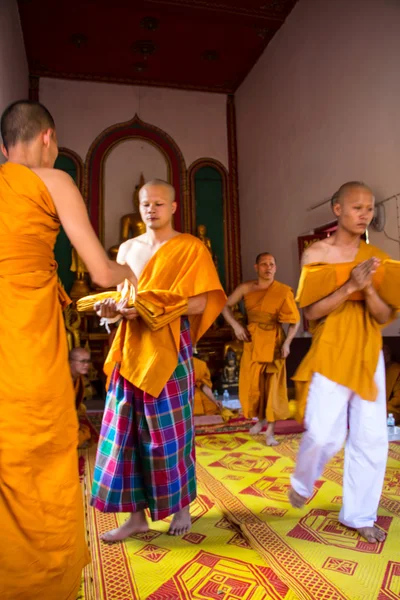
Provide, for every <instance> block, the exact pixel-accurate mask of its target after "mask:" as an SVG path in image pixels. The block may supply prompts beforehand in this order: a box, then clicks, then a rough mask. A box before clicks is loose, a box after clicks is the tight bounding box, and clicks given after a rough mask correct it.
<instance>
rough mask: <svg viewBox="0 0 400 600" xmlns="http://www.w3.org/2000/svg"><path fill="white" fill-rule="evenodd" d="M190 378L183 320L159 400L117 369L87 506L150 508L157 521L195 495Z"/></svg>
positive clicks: (188, 343) (105, 509)
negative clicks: (172, 364) (174, 359)
mask: <svg viewBox="0 0 400 600" xmlns="http://www.w3.org/2000/svg"><path fill="white" fill-rule="evenodd" d="M193 395H194V375H193V363H192V344H191V340H190V329H189V321H188V319H187V318H182V319H181V336H180V350H179V355H178V365H177V367H176V369H175V371H174V373H173V374H172V376H171V378H170V379H169V381H168V382H167V384H166V386H165V387H164V389H163V391H162V392H161V394H160V396H159V397H158V398H154V397H153V396H150V395H149V394H147V393H145V392H143V391H142V390H139V389H138V388H137V387H135V386H134V385H132V384H131V383H130V382H129V381H127V380H126V379H124V378H123V377H122V376H121V374H120V371H119V365H116V366H115V368H114V372H113V374H112V378H111V382H110V387H109V390H108V394H107V403H106V409H105V412H104V417H103V423H102V427H101V433H100V440H99V445H98V450H97V458H96V467H95V472H94V481H93V488H92V498H91V505H92V506H94V507H95V508H97V509H98V510H100V511H102V512H137V511H139V510H143V509H145V508H149V509H150V514H151V517H152V519H153V521H155V520H159V519H164V518H165V517H167V516H169V515H171V514H173V513H176V512H177V511H178V510H180V509H182V508H184V507H185V506H187V505H188V504H190V503H191V502H192V501H193V500H194V499H195V497H196V473H195V450H194V426H193Z"/></svg>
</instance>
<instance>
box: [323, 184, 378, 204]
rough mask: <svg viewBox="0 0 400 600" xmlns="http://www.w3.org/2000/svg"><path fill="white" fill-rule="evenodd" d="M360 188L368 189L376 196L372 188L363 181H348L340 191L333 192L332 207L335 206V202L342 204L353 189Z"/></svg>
mask: <svg viewBox="0 0 400 600" xmlns="http://www.w3.org/2000/svg"><path fill="white" fill-rule="evenodd" d="M359 188H362V189H364V190H367V191H368V192H370V194H371V196H372V197H373V198H374V194H373V192H372V190H371V188H370V187H369V186H368V185H366V184H365V183H363V182H362V181H348V182H347V183H344V184H343V185H341V186H340V188H339V189H338V191H337V192H335V193H334V194H333V196H332V198H331V205H332V207H333V206H335V204H342V202H343V200H344V199H345V198H346V196H347V195H348V193H349V192H352V191H353V190H355V189H359Z"/></svg>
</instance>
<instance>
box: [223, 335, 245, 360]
mask: <svg viewBox="0 0 400 600" xmlns="http://www.w3.org/2000/svg"><path fill="white" fill-rule="evenodd" d="M243 343H244V342H240V341H239V340H236V339H235V340H231V341H230V342H227V343H226V344H225V345H224V359H225V361H226V360H227V357H228V353H229V352H233V353H234V354H235V357H236V364H237V365H240V360H241V358H242V354H243Z"/></svg>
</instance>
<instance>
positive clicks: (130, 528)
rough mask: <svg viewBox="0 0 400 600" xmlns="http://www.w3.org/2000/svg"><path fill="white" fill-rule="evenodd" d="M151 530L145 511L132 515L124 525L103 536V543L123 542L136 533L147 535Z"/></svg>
mask: <svg viewBox="0 0 400 600" xmlns="http://www.w3.org/2000/svg"><path fill="white" fill-rule="evenodd" d="M148 530H149V524H148V522H147V519H146V515H145V512H144V510H140V511H139V512H136V513H131V515H130V517H129V519H128V520H127V521H125V523H124V524H123V525H121V526H120V527H117V528H116V529H111V531H107V532H106V533H103V535H101V536H100V537H101V539H102V540H103V542H122V540H125V539H126V538H127V537H129V536H131V535H134V534H136V533H145V532H146V531H148Z"/></svg>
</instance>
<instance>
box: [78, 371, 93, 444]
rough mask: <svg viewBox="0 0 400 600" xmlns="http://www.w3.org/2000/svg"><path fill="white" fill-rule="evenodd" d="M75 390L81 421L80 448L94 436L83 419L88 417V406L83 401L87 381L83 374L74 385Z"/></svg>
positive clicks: (79, 431) (79, 432) (79, 419)
mask: <svg viewBox="0 0 400 600" xmlns="http://www.w3.org/2000/svg"><path fill="white" fill-rule="evenodd" d="M74 390H75V406H76V412H77V415H78V421H79V430H78V448H80V447H81V446H82V445H83V444H84V443H85V442H88V441H89V440H90V439H91V437H92V433H91V431H90V427H89V426H88V425H86V423H85V422H83V419H84V418H85V419H86V406H85V405H84V403H83V400H84V397H85V381H84V379H83V377H82V375H80V376H79V377H77V379H76V381H75V385H74Z"/></svg>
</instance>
